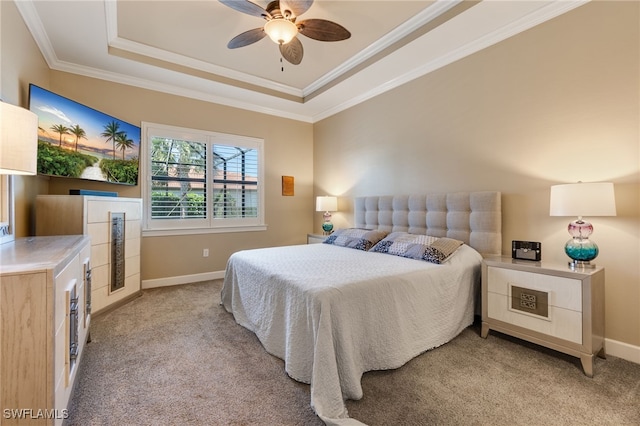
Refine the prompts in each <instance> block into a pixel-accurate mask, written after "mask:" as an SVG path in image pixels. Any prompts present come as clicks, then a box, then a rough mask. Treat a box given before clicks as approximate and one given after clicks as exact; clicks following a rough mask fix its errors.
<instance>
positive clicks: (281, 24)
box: [264, 18, 298, 44]
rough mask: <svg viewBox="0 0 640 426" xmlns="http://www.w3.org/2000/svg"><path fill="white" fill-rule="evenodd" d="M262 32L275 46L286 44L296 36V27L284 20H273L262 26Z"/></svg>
mask: <svg viewBox="0 0 640 426" xmlns="http://www.w3.org/2000/svg"><path fill="white" fill-rule="evenodd" d="M264 32H265V33H267V35H268V36H269V38H270V39H271V40H273V42H274V43H276V44H287V43H289V42H290V41H291V40H293V38H294V37H295V36H296V35H297V34H298V27H297V26H296V24H294V23H293V22H291V21H289V20H287V19H284V18H274V19H271V20H270V21H268V22H267V23H266V24H265V25H264Z"/></svg>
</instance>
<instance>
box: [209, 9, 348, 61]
mask: <svg viewBox="0 0 640 426" xmlns="http://www.w3.org/2000/svg"><path fill="white" fill-rule="evenodd" d="M219 1H220V3H222V4H224V5H227V6H229V7H230V8H232V9H235V10H237V11H239V12H242V13H246V14H248V15H252V16H257V17H259V18H263V19H265V20H266V21H267V23H266V24H264V26H263V27H260V28H255V29H253V30H249V31H245V32H244V33H241V34H238V35H237V36H235V37H234V38H232V39H231V41H229V43H228V44H227V47H228V48H229V49H236V48H238V47H244V46H247V45H249V44H252V43H255V42H257V41H260V40H262V38H264V37H265V36H267V35H268V36H269V38H271V40H273V41H274V42H275V43H277V44H278V45H279V46H280V53H281V54H282V57H283V58H284V59H286V60H287V61H289V62H290V63H292V64H293V65H298V64H299V63H300V62H302V56H303V54H304V49H303V48H302V43H301V42H300V40H299V39H298V37H296V36H297V35H298V34H302V35H304V36H307V37H309V38H312V39H314V40H319V41H341V40H346V39H348V38H349V37H351V33H350V32H349V31H348V30H347V29H346V28H344V27H343V26H342V25H340V24H336V23H335V22H331V21H327V20H326V19H306V20H304V21H300V22H296V19H297V18H298V17H299V16H300V15H302V14H303V13H305V12H306V11H307V10H309V8H310V7H311V5H312V4H313V0H279V1H278V0H275V1H272V2H270V3H269V5H268V6H267V8H266V9H263V8H262V7H261V6H259V5H257V4H255V3H253V2H251V1H249V0H219Z"/></svg>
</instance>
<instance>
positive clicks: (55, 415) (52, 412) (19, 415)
mask: <svg viewBox="0 0 640 426" xmlns="http://www.w3.org/2000/svg"><path fill="white" fill-rule="evenodd" d="M2 417H4V418H5V419H24V420H37V419H53V420H59V419H67V418H69V411H68V410H67V409H66V408H65V409H62V410H58V409H57V408H53V409H41V408H38V409H34V408H5V409H4V410H2Z"/></svg>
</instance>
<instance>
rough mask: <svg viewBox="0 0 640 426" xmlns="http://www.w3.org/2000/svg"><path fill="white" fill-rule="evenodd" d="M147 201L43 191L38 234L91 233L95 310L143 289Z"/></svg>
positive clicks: (127, 297) (113, 303) (115, 304)
mask: <svg viewBox="0 0 640 426" xmlns="http://www.w3.org/2000/svg"><path fill="white" fill-rule="evenodd" d="M141 223H142V200H141V199H140V198H123V197H101V196H93V195H39V196H38V197H37V198H36V235H73V234H83V235H89V236H90V237H91V261H92V268H93V290H92V291H93V294H92V299H93V312H94V313H99V312H100V311H103V310H105V309H106V308H108V307H113V306H117V305H118V304H122V303H124V302H126V301H127V300H129V299H130V298H132V297H135V296H136V295H137V294H139V293H140V289H141V287H140V243H141Z"/></svg>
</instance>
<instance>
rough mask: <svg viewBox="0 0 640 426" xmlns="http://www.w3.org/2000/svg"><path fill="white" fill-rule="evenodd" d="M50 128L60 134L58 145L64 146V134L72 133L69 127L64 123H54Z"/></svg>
mask: <svg viewBox="0 0 640 426" xmlns="http://www.w3.org/2000/svg"><path fill="white" fill-rule="evenodd" d="M50 129H51V130H53V131H54V132H56V133H57V134H59V135H60V136H59V138H58V146H59V147H61V148H62V135H68V134H70V133H69V128H68V127H67V126H65V125H64V124H54V125H53V126H51V127H50Z"/></svg>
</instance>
